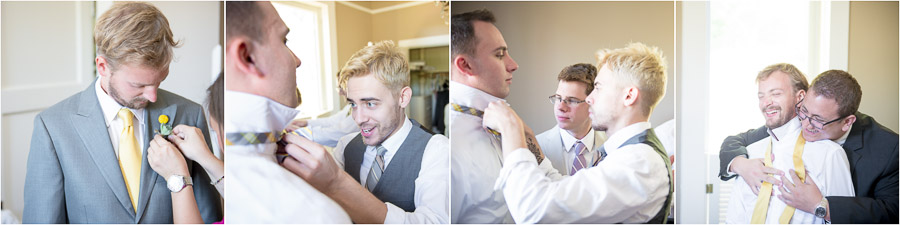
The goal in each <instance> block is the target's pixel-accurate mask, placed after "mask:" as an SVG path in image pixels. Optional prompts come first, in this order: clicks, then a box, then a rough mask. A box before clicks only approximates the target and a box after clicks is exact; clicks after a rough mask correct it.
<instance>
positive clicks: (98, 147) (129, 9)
mask: <svg viewBox="0 0 900 225" xmlns="http://www.w3.org/2000/svg"><path fill="white" fill-rule="evenodd" d="M94 44H95V45H96V46H97V57H96V59H95V64H96V67H97V72H98V73H99V74H100V78H99V79H97V80H96V81H95V82H94V83H93V84H92V85H91V86H90V87H88V88H87V89H86V90H84V91H82V92H80V93H77V94H75V95H74V96H72V97H69V98H67V99H66V100H63V101H62V102H59V103H57V104H55V105H53V106H51V107H50V108H48V109H47V110H44V111H43V112H41V113H40V114H38V115H37V116H36V117H35V119H34V133H33V134H32V139H31V151H30V152H29V153H28V170H27V173H26V175H25V209H24V212H23V222H25V223H120V224H125V223H172V222H173V217H172V214H173V211H172V198H173V197H175V195H178V194H179V193H189V192H181V191H182V190H183V189H187V188H192V189H193V193H194V195H193V196H192V197H193V198H195V199H196V201H197V205H198V208H199V211H200V214H201V216H202V218H203V221H204V222H206V223H212V222H215V221H219V220H221V219H222V208H221V207H222V206H221V205H220V201H219V200H220V199H219V194H218V193H217V192H216V190H215V189H214V188H213V186H212V185H210V180H209V177H208V176H207V175H206V173H205V172H204V170H203V168H202V167H201V166H200V164H198V163H196V162H193V161H188V162H187V163H188V168H190V174H174V175H172V176H171V177H160V175H158V174H157V173H156V172H155V171H153V170H152V169H151V168H150V166H149V164H148V163H147V157H145V156H146V155H147V154H146V149H147V147H148V146H150V141H151V140H153V137H154V130H158V129H160V128H159V127H160V125H161V124H160V123H164V124H166V125H170V126H174V125H179V124H184V125H188V126H194V127H203V128H205V127H207V124H206V118H205V115H204V113H203V108H202V107H201V106H200V105H198V104H197V103H194V102H191V101H190V100H188V99H185V98H183V97H181V96H178V95H176V94H173V93H171V92H168V91H165V90H162V89H159V85H160V83H162V82H163V80H165V79H166V76H167V75H168V74H169V63H170V62H171V61H172V58H173V51H172V48H173V47H177V46H178V43H177V42H175V41H174V39H173V37H172V31H171V29H170V28H169V23H168V21H167V20H166V17H165V16H164V15H163V14H162V12H160V11H159V10H158V9H157V8H156V7H154V6H153V5H150V4H147V3H140V2H128V3H116V4H114V5H113V6H112V8H110V9H109V10H108V11H106V12H105V13H103V15H101V16H100V18H98V19H97V23H96V25H95V26H94ZM163 116H165V117H167V119H165V120H162V119H157V118H160V117H163ZM167 122H168V123H167ZM203 136H204V137H205V138H207V140H206V143H210V142H209V139H208V137H209V133H208V131H207V130H206V129H203ZM207 147H209V146H207ZM167 183H179V184H181V185H177V186H175V185H169V186H168V187H167ZM170 191H171V192H173V193H171V194H170Z"/></svg>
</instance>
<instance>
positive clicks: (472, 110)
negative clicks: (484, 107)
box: [450, 103, 500, 140]
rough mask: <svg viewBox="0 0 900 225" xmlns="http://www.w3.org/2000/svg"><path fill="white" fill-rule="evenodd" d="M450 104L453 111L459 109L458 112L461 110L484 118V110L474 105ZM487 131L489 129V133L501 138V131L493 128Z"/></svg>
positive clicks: (498, 138)
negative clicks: (473, 106)
mask: <svg viewBox="0 0 900 225" xmlns="http://www.w3.org/2000/svg"><path fill="white" fill-rule="evenodd" d="M450 106H451V107H450V108H452V109H453V111H457V112H461V113H465V114H469V115H473V116H477V117H478V118H483V117H484V111H481V110H478V109H476V108H472V107H468V106H464V105H459V104H456V103H450ZM487 131H488V133H490V134H491V135H493V136H494V138H497V140H500V132H497V131H496V130H494V129H491V128H487Z"/></svg>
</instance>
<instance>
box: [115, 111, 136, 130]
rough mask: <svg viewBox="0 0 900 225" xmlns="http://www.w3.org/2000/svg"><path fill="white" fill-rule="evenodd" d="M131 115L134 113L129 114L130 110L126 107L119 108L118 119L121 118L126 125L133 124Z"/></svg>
mask: <svg viewBox="0 0 900 225" xmlns="http://www.w3.org/2000/svg"><path fill="white" fill-rule="evenodd" d="M133 115H134V114H131V110H129V109H128V108H122V109H119V119H122V122H123V124H124V125H125V126H126V127H128V126H132V125H133V122H132V121H131V118H132V117H133Z"/></svg>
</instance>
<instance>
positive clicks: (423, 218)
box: [333, 118, 450, 224]
mask: <svg viewBox="0 0 900 225" xmlns="http://www.w3.org/2000/svg"><path fill="white" fill-rule="evenodd" d="M410 130H412V122H410V121H409V119H408V118H404V119H403V125H402V126H401V127H400V130H398V131H397V133H394V134H393V135H391V136H390V137H388V138H387V139H385V140H384V142H382V143H381V146H384V148H385V149H387V152H385V153H384V168H385V169H387V168H388V166H389V165H390V164H391V159H393V158H394V154H396V153H397V151H398V150H400V146H401V145H403V141H404V140H406V137H407V136H408V135H409V131H410ZM357 135H359V132H356V133H352V134H348V135H346V136H344V137H343V138H341V140H340V141H339V142H338V144H337V147H336V148H335V149H334V153H333V155H334V159H335V160H336V161H337V163H338V165H339V166H340V167H341V169H343V168H344V149H345V148H346V147H347V144H349V143H350V141H351V140H353V138H355V137H356V136H357ZM448 151H450V140H449V139H447V137H446V136H444V135H440V134H438V135H434V136H431V139H429V140H428V144H426V145H425V152H424V153H422V165H421V167H420V169H419V177H418V178H416V181H415V184H416V193H415V197H414V203H415V204H416V211H415V212H406V211H404V210H403V209H402V208H400V207H397V206H396V205H394V204H391V203H390V202H385V203H384V204H385V205H387V209H388V210H387V214H386V215H385V217H384V223H385V224H392V223H403V224H432V223H444V224H446V223H449V222H450V221H449V220H450V219H449V218H448V217H449V216H450V215H449V214H450V208H449V207H448V204H449V203H450V200H449V199H450V184H449V183H447V178H448V177H450V168H449V167H450V155H449V152H448ZM376 153H377V150H376V149H375V146H367V147H366V152H365V154H364V155H363V161H362V165H361V166H360V167H359V180H360V183H361V185H362V186H363V187H365V186H366V182H368V176H366V174H369V169H371V168H372V161H374V160H375V155H376ZM398 163H404V162H398Z"/></svg>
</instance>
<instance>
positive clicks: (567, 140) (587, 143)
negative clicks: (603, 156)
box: [557, 128, 600, 174]
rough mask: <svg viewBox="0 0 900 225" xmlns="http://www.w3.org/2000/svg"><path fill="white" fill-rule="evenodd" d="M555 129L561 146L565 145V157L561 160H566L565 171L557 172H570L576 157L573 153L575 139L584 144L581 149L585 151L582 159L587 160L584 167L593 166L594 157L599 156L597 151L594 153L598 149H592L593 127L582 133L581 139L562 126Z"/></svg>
mask: <svg viewBox="0 0 900 225" xmlns="http://www.w3.org/2000/svg"><path fill="white" fill-rule="evenodd" d="M557 130H559V136H560V137H561V138H562V141H563V146H566V149H565V150H566V154H565V155H566V157H565V160H564V161H563V162H568V164H566V171H560V172H559V173H561V174H568V173H569V172H572V167H575V164H574V162H575V157H578V156H577V155H575V153H576V152H575V143H577V141H581V143H582V144H584V150H582V151H587V152H585V153H584V159H585V162H588V165H585V167H584V169H587V168H590V167H591V166H594V157H599V156H600V155H599V153H594V152H597V151H598V150H599V149H594V136H595V135H594V128H591V129H590V130H589V131H588V133H587V135H584V137H582V138H581V139H577V138H575V136H573V135H572V134H570V133H569V132H568V131H566V130H564V129H562V128H559V129H557Z"/></svg>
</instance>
